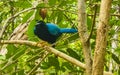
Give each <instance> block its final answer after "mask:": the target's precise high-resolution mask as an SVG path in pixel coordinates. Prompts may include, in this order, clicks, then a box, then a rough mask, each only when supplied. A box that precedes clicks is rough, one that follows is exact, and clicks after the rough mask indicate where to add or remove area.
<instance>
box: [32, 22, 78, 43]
mask: <svg viewBox="0 0 120 75" xmlns="http://www.w3.org/2000/svg"><path fill="white" fill-rule="evenodd" d="M76 32H78V31H77V30H76V29H73V28H71V29H70V28H59V27H58V26H57V25H55V24H52V23H45V22H44V21H38V22H37V24H36V25H35V27H34V34H35V35H36V36H37V37H39V38H40V39H42V40H44V41H47V42H48V43H51V44H53V43H55V42H56V40H57V39H58V37H60V36H61V35H62V33H76Z"/></svg>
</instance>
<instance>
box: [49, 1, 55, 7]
mask: <svg viewBox="0 0 120 75" xmlns="http://www.w3.org/2000/svg"><path fill="white" fill-rule="evenodd" d="M56 1H57V0H49V5H51V6H52V5H55V3H56Z"/></svg>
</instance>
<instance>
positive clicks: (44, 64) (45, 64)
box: [40, 62, 51, 69]
mask: <svg viewBox="0 0 120 75" xmlns="http://www.w3.org/2000/svg"><path fill="white" fill-rule="evenodd" d="M50 67H51V65H50V64H49V63H48V62H43V63H42V65H41V67H40V68H42V69H48V68H50Z"/></svg>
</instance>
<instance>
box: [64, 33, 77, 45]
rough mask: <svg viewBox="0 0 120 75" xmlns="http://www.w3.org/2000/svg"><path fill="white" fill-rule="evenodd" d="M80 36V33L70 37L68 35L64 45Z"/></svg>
mask: <svg viewBox="0 0 120 75" xmlns="http://www.w3.org/2000/svg"><path fill="white" fill-rule="evenodd" d="M78 38H79V34H78V33H77V34H72V35H71V36H70V37H68V38H67V39H66V40H65V41H64V45H66V44H69V43H70V42H71V41H74V40H76V39H78Z"/></svg>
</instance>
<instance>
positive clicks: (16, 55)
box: [13, 46, 26, 60]
mask: <svg viewBox="0 0 120 75" xmlns="http://www.w3.org/2000/svg"><path fill="white" fill-rule="evenodd" d="M25 50H26V47H25V46H21V47H19V48H18V49H17V52H16V53H15V54H14V58H13V59H14V60H15V59H17V58H18V57H20V56H21V55H23V54H24V53H25Z"/></svg>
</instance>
